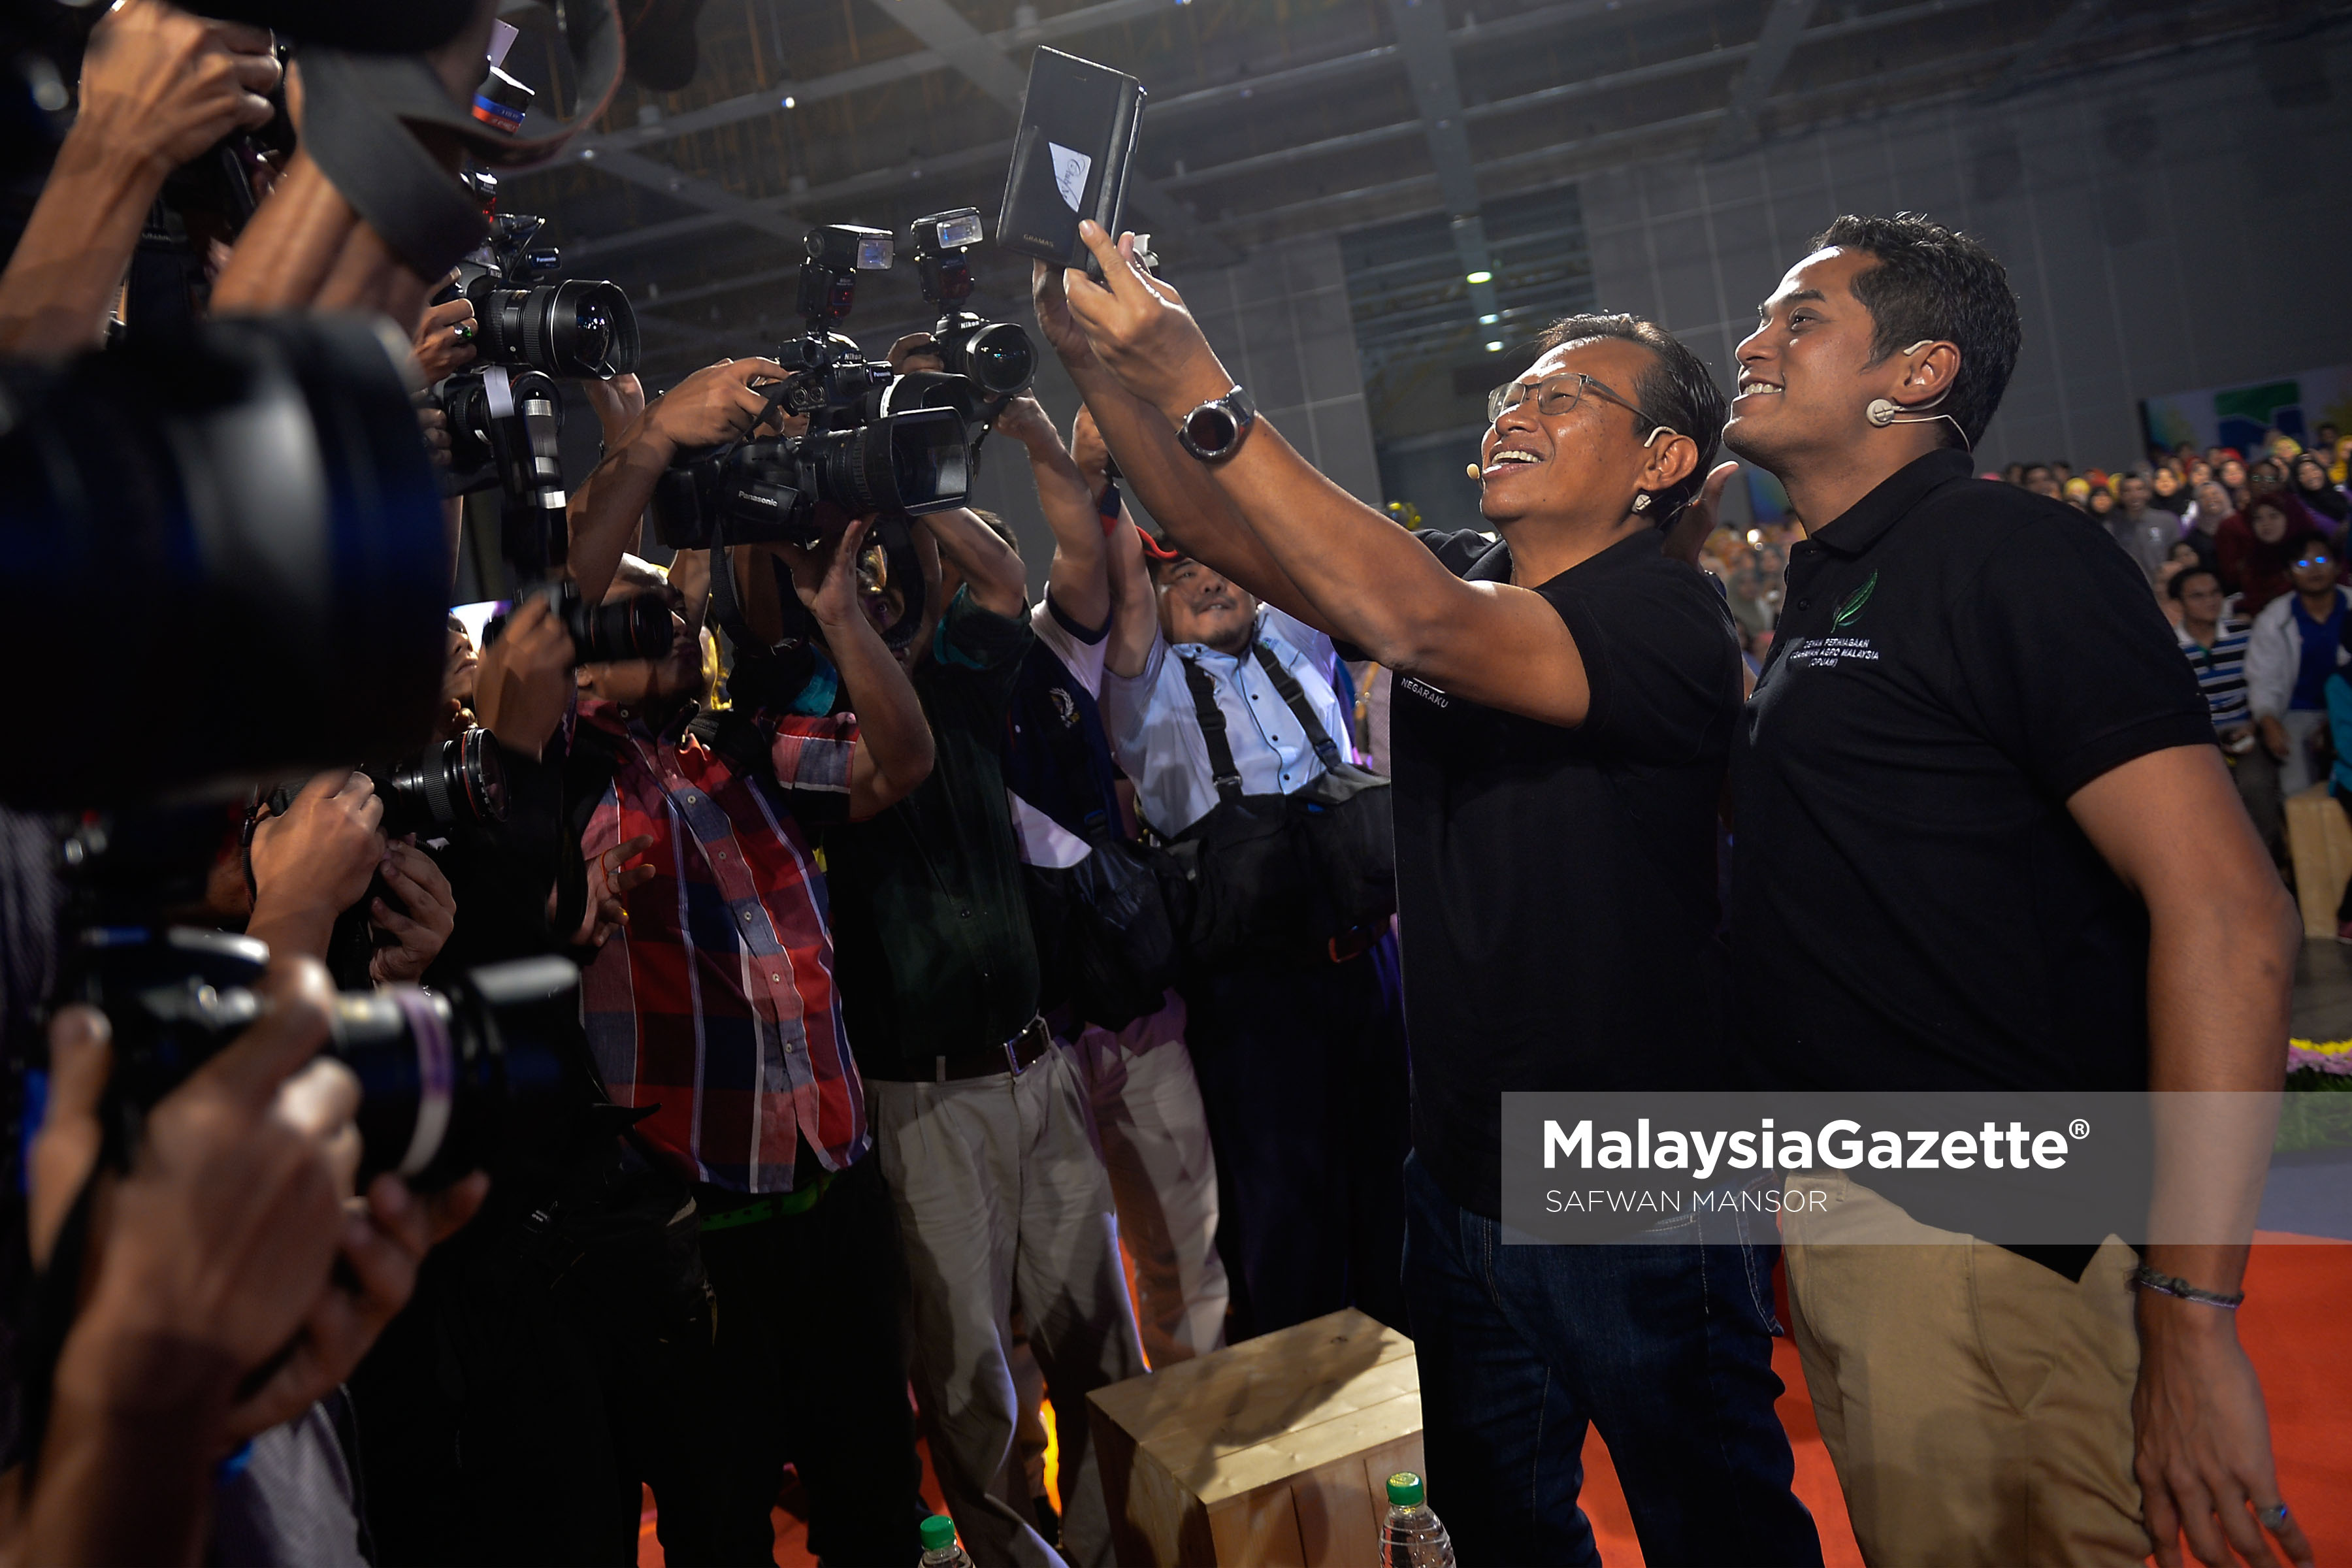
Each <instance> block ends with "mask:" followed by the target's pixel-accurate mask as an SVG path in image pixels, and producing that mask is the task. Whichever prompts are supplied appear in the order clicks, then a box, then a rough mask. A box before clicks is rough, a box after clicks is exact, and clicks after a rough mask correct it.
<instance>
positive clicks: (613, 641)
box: [563, 594, 677, 664]
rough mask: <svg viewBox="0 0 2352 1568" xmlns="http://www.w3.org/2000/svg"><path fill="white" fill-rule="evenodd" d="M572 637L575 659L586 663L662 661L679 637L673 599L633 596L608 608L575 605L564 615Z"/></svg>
mask: <svg viewBox="0 0 2352 1568" xmlns="http://www.w3.org/2000/svg"><path fill="white" fill-rule="evenodd" d="M563 623H564V629H565V630H567V631H569V632H570V633H571V634H572V658H574V659H576V660H578V661H579V662H580V663H582V664H609V663H611V662H613V661H614V660H615V659H624V658H661V657H663V656H664V655H665V654H667V653H668V652H669V650H670V647H671V644H672V642H673V641H674V640H675V638H676V636H677V623H676V622H675V621H673V620H672V619H671V617H670V609H669V599H668V596H667V595H662V594H632V595H629V596H628V597H627V598H625V599H615V600H614V601H613V602H612V603H611V604H608V605H583V604H578V603H576V602H575V603H573V604H572V605H568V606H566V607H565V609H564V612H563Z"/></svg>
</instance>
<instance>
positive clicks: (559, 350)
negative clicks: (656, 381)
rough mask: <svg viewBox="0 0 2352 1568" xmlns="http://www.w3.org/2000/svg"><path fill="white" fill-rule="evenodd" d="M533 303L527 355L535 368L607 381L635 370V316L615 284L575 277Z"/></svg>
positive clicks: (527, 321)
mask: <svg viewBox="0 0 2352 1568" xmlns="http://www.w3.org/2000/svg"><path fill="white" fill-rule="evenodd" d="M531 299H532V305H533V308H532V309H530V310H526V311H525V312H524V314H523V352H524V357H525V358H526V359H527V360H528V361H529V362H530V365H531V367H532V368H533V369H536V370H543V371H545V372H546V373H547V374H550V375H566V376H593V377H594V378H595V379H597V380H599V381H605V380H610V379H611V378H612V377H614V376H616V375H623V374H627V373H628V372H630V371H633V370H635V369H636V368H637V313H636V311H635V310H632V309H630V307H629V297H628V296H627V295H626V294H625V293H623V292H622V291H621V289H620V288H619V287H618V286H617V285H615V284H612V283H607V282H604V281H603V280H601V279H599V280H596V281H593V282H592V281H588V280H585V279H576V278H575V279H572V281H571V282H568V283H558V284H556V285H554V286H553V287H552V288H541V289H533V290H532V291H531Z"/></svg>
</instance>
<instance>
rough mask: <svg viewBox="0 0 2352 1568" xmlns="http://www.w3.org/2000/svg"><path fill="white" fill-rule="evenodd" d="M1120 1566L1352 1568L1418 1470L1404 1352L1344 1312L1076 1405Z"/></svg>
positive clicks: (1416, 1399) (1357, 1315)
mask: <svg viewBox="0 0 2352 1568" xmlns="http://www.w3.org/2000/svg"><path fill="white" fill-rule="evenodd" d="M1087 1405H1088V1407H1089V1413H1090V1415H1091V1416H1092V1421H1093V1432H1094V1440H1095V1447H1096V1449H1097V1453H1099V1455H1100V1456H1101V1464H1102V1479H1103V1490H1104V1493H1105V1495H1106V1497H1107V1499H1108V1502H1109V1504H1110V1517H1111V1530H1112V1538H1113V1541H1114V1543H1115V1545H1116V1547H1117V1554H1118V1561H1119V1562H1120V1563H1123V1564H1125V1565H1127V1568H1143V1565H1144V1564H1147V1563H1149V1564H1152V1565H1153V1568H1176V1565H1178V1564H1183V1565H1186V1568H1192V1565H1194V1564H1211V1563H1215V1564H1223V1565H1226V1568H1234V1565H1237V1564H1244V1563H1246V1564H1249V1565H1250V1568H1260V1565H1264V1568H1310V1565H1315V1564H1325V1563H1329V1564H1339V1565H1345V1568H1365V1565H1366V1564H1369V1563H1378V1562H1379V1561H1380V1530H1381V1517H1382V1515H1383V1514H1384V1513H1385V1512H1386V1511H1387V1508H1388V1501H1387V1492H1386V1489H1385V1483H1386V1481H1387V1480H1388V1478H1389V1477H1390V1476H1391V1474H1393V1473H1394V1472H1396V1471H1398V1470H1419V1469H1420V1468H1421V1379H1420V1375H1419V1373H1418V1371H1417V1369H1416V1368H1415V1366H1414V1363H1413V1352H1412V1341H1411V1340H1409V1339H1407V1338H1405V1337H1404V1336H1403V1335H1402V1334H1400V1333H1398V1332H1397V1331H1395V1330H1393V1329H1389V1328H1384V1327H1382V1326H1381V1324H1379V1323H1377V1322H1374V1321H1372V1320H1371V1319H1370V1318H1368V1317H1366V1316H1364V1314H1363V1313H1361V1312H1359V1311H1355V1310H1352V1309H1351V1310H1347V1311H1341V1312H1334V1313H1332V1314H1330V1315H1329V1316H1328V1317H1324V1318H1317V1319H1316V1320H1314V1321H1312V1322H1307V1323H1300V1324H1298V1325H1297V1327H1295V1328H1288V1329H1283V1330H1279V1331H1276V1332H1274V1333H1271V1334H1263V1335H1260V1336H1259V1337H1258V1338H1256V1339H1254V1340H1250V1341H1248V1342H1244V1343H1242V1344H1238V1345H1234V1346H1231V1347H1229V1348H1227V1349H1225V1350H1222V1351H1219V1352H1216V1353H1214V1354H1213V1355H1205V1356H1201V1357H1199V1358H1197V1359H1195V1360H1192V1361H1188V1362H1181V1363H1178V1364H1176V1365H1174V1366H1171V1367H1170V1368H1168V1369H1167V1370H1166V1371H1164V1372H1157V1373H1150V1374H1149V1375H1147V1376H1143V1377H1137V1378H1130V1379H1129V1380H1128V1381H1127V1382H1125V1383H1120V1384H1113V1385H1111V1386H1110V1387H1108V1388H1100V1389H1097V1390H1096V1391H1095V1392H1094V1393H1093V1394H1089V1395H1088V1396H1087Z"/></svg>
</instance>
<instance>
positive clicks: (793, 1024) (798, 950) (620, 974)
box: [574, 696, 867, 1193]
mask: <svg viewBox="0 0 2352 1568" xmlns="http://www.w3.org/2000/svg"><path fill="white" fill-rule="evenodd" d="M692 716H693V710H692V709H691V708H689V709H688V710H686V711H685V712H684V713H681V714H680V715H679V716H678V717H677V720H676V721H674V722H673V723H672V725H671V726H670V727H669V728H668V729H667V730H666V731H663V732H662V733H661V734H658V735H656V734H655V733H654V732H653V731H652V730H651V729H650V728H648V727H647V725H646V722H645V721H644V720H643V719H642V718H640V717H635V716H632V715H631V713H630V712H629V710H625V709H622V708H619V707H617V706H615V705H614V704H613V703H610V702H605V701H602V700H598V699H595V698H593V697H585V696H583V697H582V698H581V700H580V705H579V710H578V715H577V722H578V724H579V725H580V726H581V727H582V728H583V729H586V728H593V729H594V730H596V731H600V732H601V733H600V736H599V738H598V739H597V740H596V741H593V742H592V741H588V740H587V739H586V738H585V737H582V738H581V739H579V740H576V741H575V742H574V744H575V745H579V744H601V745H604V746H608V747H610V748H611V749H612V750H614V752H615V754H616V757H617V762H616V765H615V767H614V776H613V782H612V784H610V785H609V786H608V787H607V788H606V790H605V793H604V798H603V799H602V800H601V801H599V802H598V803H597V805H596V806H595V809H594V812H593V815H592V816H590V818H589V821H588V827H587V831H586V832H585V833H584V834H583V837H582V840H581V850H582V853H583V857H584V858H586V859H587V860H588V861H589V863H590V864H591V866H592V867H593V866H594V865H595V864H596V862H597V858H598V857H599V856H601V855H602V854H603V853H604V851H605V850H607V849H611V848H613V847H615V846H617V845H619V844H621V843H623V842H625V840H627V839H630V838H634V837H638V836H639V835H642V834H650V835H651V836H652V837H653V841H654V842H653V847H652V848H651V849H649V850H647V851H646V856H645V858H644V861H643V863H644V864H646V865H649V866H651V867H653V868H654V875H653V878H652V879H651V880H649V881H647V882H646V883H645V885H644V886H642V887H639V888H636V889H633V890H632V891H631V892H630V893H629V894H628V895H627V897H626V899H625V900H624V902H625V908H626V909H627V910H628V915H629V919H628V922H627V923H626V924H625V925H624V926H623V927H622V928H621V930H620V931H617V932H615V933H614V936H613V938H612V940H611V941H610V942H606V943H605V944H604V948H603V949H602V950H601V951H599V952H598V953H597V954H596V957H595V959H594V961H593V963H590V964H589V966H588V969H587V972H586V973H585V975H584V976H583V997H584V1001H585V1008H586V1014H587V1026H588V1042H589V1046H590V1048H591V1049H592V1050H593V1053H594V1055H595V1058H596V1066H597V1068H598V1070H599V1071H600V1072H601V1073H602V1074H603V1075H604V1087H605V1089H607V1091H609V1092H610V1093H611V1095H612V1097H613V1099H614V1100H615V1101H616V1102H618V1103H619V1104H622V1105H627V1106H637V1107H643V1106H650V1105H658V1106H659V1108H660V1109H659V1110H656V1111H655V1112H654V1114H653V1115H652V1116H650V1117H648V1118H646V1120H645V1121H642V1122H640V1123H638V1125H637V1132H638V1134H639V1135H640V1136H641V1137H643V1138H644V1139H646V1142H649V1143H651V1144H653V1145H654V1146H655V1147H656V1148H658V1149H660V1150H661V1151H663V1152H665V1153H667V1154H669V1155H670V1156H671V1157H672V1158H674V1159H675V1160H676V1161H677V1163H678V1164H679V1166H680V1167H681V1168H682V1169H683V1170H685V1171H686V1172H687V1173H689V1174H691V1175H692V1176H693V1177H694V1178H695V1179H696V1180H698V1181H703V1182H708V1183H710V1184H713V1185H716V1186H720V1187H725V1188H727V1189H729V1190H730V1191H734V1192H743V1193H776V1192H786V1191H789V1190H791V1187H792V1184H793V1161H794V1158H795V1156H796V1154H797V1153H798V1151H799V1147H800V1142H801V1140H803V1139H805V1140H806V1141H807V1142H808V1145H809V1147H810V1149H811V1151H812V1152H814V1154H815V1155H816V1157H817V1159H818V1161H819V1162H820V1163H822V1164H823V1165H824V1167H825V1168H826V1169H827V1170H831V1171H840V1170H845V1169H847V1168H848V1166H849V1165H850V1164H851V1163H854V1162H855V1161H856V1159H857V1158H858V1157H859V1156H860V1155H861V1154H863V1153H864V1152H866V1144H867V1134H866V1096H865V1089H864V1086H863V1085H862V1084H861V1083H860V1082H859V1081H858V1077H857V1064H856V1061H855V1060H854V1059H852V1058H851V1056H850V1052H849V1039H848V1036H847V1034H846V1033H845V1030H844V1029H843V1027H842V1019H841V1001H840V997H839V995H838V994H837V993H836V992H835V989H834V981H833V968H834V957H833V934H832V931H831V925H830V917H829V910H828V908H827V900H826V895H825V885H824V871H823V870H822V869H821V868H820V867H819V866H818V864H817V860H816V857H815V855H814V852H813V851H812V849H811V847H810V845H809V840H808V837H807V835H806V833H805V832H804V831H803V827H802V824H801V820H800V819H801V817H802V816H808V817H811V818H813V819H814V820H820V821H822V820H825V819H839V818H841V817H843V816H845V815H846V812H847V808H848V801H849V765H850V753H851V750H852V747H853V746H854V745H855V743H856V738H857V721H856V717H855V716H854V715H852V714H847V713H842V714H836V715H832V716H828V717H821V718H814V719H812V718H803V717H800V716H797V715H789V714H788V715H782V716H775V715H770V714H764V713H763V714H761V715H759V716H758V717H757V719H756V720H755V721H754V722H755V723H756V724H757V725H758V727H759V730H760V731H761V734H762V736H763V737H765V738H767V739H768V741H769V761H770V762H771V763H772V764H773V770H774V771H773V773H772V776H770V775H769V774H768V773H767V770H765V769H761V770H758V771H756V772H754V773H750V774H744V773H738V772H737V771H736V769H735V768H734V767H733V766H731V765H730V762H729V760H728V759H727V758H725V757H722V756H721V755H719V753H718V752H714V751H712V750H710V749H709V748H708V747H706V746H704V745H703V744H702V742H700V741H699V740H698V739H696V738H695V737H694V736H692V735H689V734H688V733H686V728H685V727H686V724H687V722H688V720H690V719H691V718H692Z"/></svg>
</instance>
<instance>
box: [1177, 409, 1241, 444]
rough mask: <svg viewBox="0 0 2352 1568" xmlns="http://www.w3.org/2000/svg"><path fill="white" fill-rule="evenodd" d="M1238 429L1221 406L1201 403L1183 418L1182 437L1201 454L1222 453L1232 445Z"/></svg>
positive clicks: (1230, 414)
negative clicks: (1199, 450) (1198, 449)
mask: <svg viewBox="0 0 2352 1568" xmlns="http://www.w3.org/2000/svg"><path fill="white" fill-rule="evenodd" d="M1239 434H1240V427H1239V426H1237V425H1236V424H1235V423H1234V416H1233V415H1232V413H1231V412H1230V411H1228V410H1227V409H1226V408H1225V406H1224V405H1223V404H1218V403H1203V404H1202V405H1201V406H1200V407H1198V408H1195V409H1194V410H1192V413H1190V414H1188V415H1186V416H1184V435H1185V437H1186V438H1187V439H1188V440H1190V441H1191V442H1192V445H1193V446H1195V447H1199V448H1200V449H1201V450H1202V451H1203V452H1222V451H1223V450H1224V449H1225V448H1226V447H1230V446H1232V445H1233V444H1234V437H1235V436H1237V435H1239Z"/></svg>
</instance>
